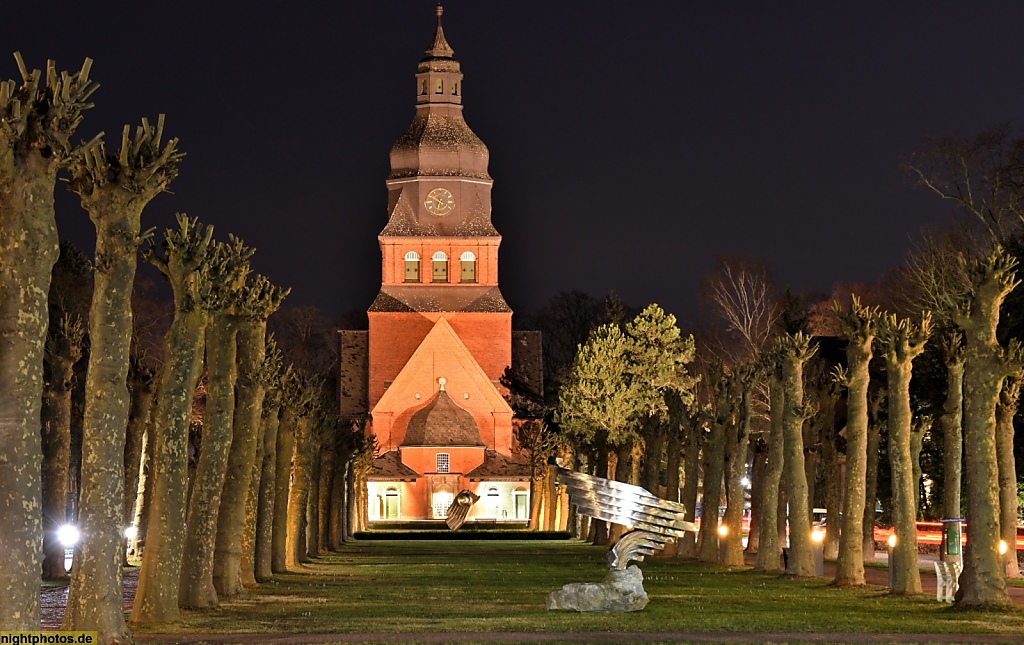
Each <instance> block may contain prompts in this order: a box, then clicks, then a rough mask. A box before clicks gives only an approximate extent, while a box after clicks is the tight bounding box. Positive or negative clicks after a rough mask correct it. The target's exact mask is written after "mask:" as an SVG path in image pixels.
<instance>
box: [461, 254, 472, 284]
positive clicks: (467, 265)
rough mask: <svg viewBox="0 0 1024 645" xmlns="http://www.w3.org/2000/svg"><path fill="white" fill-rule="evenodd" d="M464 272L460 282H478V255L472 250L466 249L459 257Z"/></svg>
mask: <svg viewBox="0 0 1024 645" xmlns="http://www.w3.org/2000/svg"><path fill="white" fill-rule="evenodd" d="M459 263H460V264H461V268H462V274H461V277H460V279H459V282H476V256H475V255H473V252H472V251H466V252H465V253H463V254H462V255H461V256H460V257H459Z"/></svg>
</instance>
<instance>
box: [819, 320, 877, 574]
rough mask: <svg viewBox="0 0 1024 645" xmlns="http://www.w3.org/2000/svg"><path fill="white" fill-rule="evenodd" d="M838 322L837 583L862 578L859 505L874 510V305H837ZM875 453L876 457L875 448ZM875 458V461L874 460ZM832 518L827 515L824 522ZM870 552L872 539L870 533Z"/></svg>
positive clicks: (862, 511) (875, 330) (861, 517)
mask: <svg viewBox="0 0 1024 645" xmlns="http://www.w3.org/2000/svg"><path fill="white" fill-rule="evenodd" d="M836 314H837V316H838V318H839V324H840V328H841V329H842V332H843V335H844V336H845V337H846V339H847V340H848V341H849V344H848V345H847V346H846V362H847V369H846V373H845V375H844V378H843V385H845V386H846V388H847V394H846V496H845V498H844V500H843V521H842V526H843V530H842V533H841V535H840V536H839V554H838V555H839V561H838V563H837V564H836V584H837V585H840V586H847V585H862V584H864V509H865V507H866V506H867V504H868V503H869V502H870V505H871V507H872V509H871V514H872V516H874V497H873V495H872V498H871V499H870V500H868V498H867V494H866V492H865V491H866V490H867V479H868V478H867V464H868V386H869V385H870V383H871V375H870V372H869V370H868V366H869V364H870V362H871V345H872V342H873V341H874V338H875V335H876V334H877V332H878V329H877V316H878V314H877V311H875V310H871V309H866V308H864V307H862V306H861V305H860V303H859V302H858V301H857V300H854V301H853V306H852V308H851V310H850V311H844V310H840V309H838V308H837V309H836ZM875 459H876V460H877V459H878V456H877V450H876V451H875ZM876 463H877V461H876ZM832 524H833V522H832V520H831V516H830V519H829V525H830V526H831V525H832ZM871 553H872V555H873V554H874V540H873V539H872V548H871Z"/></svg>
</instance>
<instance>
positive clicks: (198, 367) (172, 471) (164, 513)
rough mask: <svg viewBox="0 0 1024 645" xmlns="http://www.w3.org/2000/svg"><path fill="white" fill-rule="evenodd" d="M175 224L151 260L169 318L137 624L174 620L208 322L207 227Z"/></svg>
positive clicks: (210, 250) (155, 424) (155, 421)
mask: <svg viewBox="0 0 1024 645" xmlns="http://www.w3.org/2000/svg"><path fill="white" fill-rule="evenodd" d="M178 225H179V230H178V231H168V233H167V237H166V246H167V258H166V260H161V259H159V258H156V257H155V256H154V257H152V259H151V261H152V262H153V263H154V264H156V265H157V266H158V268H160V270H161V271H162V272H163V273H164V275H166V276H167V277H168V279H169V280H170V283H171V288H172V289H173V290H174V320H173V321H172V322H171V328H170V330H169V331H168V332H167V336H166V337H165V338H164V352H163V355H164V368H163V372H162V374H161V377H160V386H159V389H158V392H157V398H156V409H155V411H154V415H153V459H152V464H153V474H152V478H151V482H152V485H153V489H152V490H153V492H152V495H151V496H150V499H151V500H152V501H151V502H150V515H149V522H148V523H147V526H146V549H145V551H144V553H143V556H142V568H141V570H140V571H139V586H138V589H137V590H136V593H135V605H134V606H133V608H132V616H131V621H132V622H133V623H138V624H152V623H169V622H173V621H176V620H178V619H179V618H180V617H181V614H180V612H179V610H178V583H179V580H180V576H179V573H180V571H181V558H182V545H183V543H184V540H185V510H186V508H185V502H186V499H187V495H188V480H187V477H188V432H189V422H190V419H191V413H192V397H193V395H194V394H195V390H196V382H197V381H198V380H199V374H200V372H201V371H202V365H203V348H204V345H205V335H204V331H205V329H206V324H207V321H208V319H209V314H208V313H207V312H206V310H205V308H203V307H202V304H201V302H197V301H196V297H197V294H199V293H202V292H203V291H205V290H206V289H207V288H208V285H209V281H210V280H211V279H212V276H211V275H210V273H209V271H210V265H209V264H208V261H209V259H211V257H212V253H213V245H212V244H211V237H212V235H213V230H212V229H211V228H209V227H207V228H206V229H205V230H204V229H202V228H200V227H199V226H198V223H197V222H196V221H195V220H190V219H188V218H186V217H184V216H180V217H179V218H178Z"/></svg>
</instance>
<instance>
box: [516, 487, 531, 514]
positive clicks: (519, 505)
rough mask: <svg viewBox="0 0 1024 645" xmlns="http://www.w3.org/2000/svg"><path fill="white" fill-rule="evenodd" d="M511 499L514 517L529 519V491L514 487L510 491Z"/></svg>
mask: <svg viewBox="0 0 1024 645" xmlns="http://www.w3.org/2000/svg"><path fill="white" fill-rule="evenodd" d="M512 500H513V502H514V503H515V507H516V519H517V520H528V519H530V491H528V490H526V489H525V488H523V487H519V488H516V489H515V490H514V491H512Z"/></svg>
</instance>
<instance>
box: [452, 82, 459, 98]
mask: <svg viewBox="0 0 1024 645" xmlns="http://www.w3.org/2000/svg"><path fill="white" fill-rule="evenodd" d="M458 95H459V82H458V81H453V82H452V96H458Z"/></svg>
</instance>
